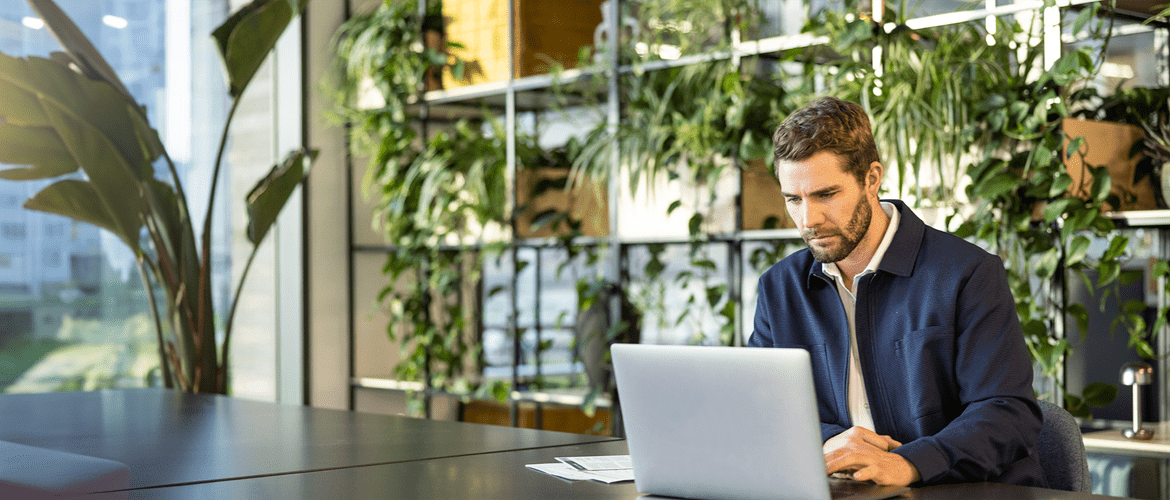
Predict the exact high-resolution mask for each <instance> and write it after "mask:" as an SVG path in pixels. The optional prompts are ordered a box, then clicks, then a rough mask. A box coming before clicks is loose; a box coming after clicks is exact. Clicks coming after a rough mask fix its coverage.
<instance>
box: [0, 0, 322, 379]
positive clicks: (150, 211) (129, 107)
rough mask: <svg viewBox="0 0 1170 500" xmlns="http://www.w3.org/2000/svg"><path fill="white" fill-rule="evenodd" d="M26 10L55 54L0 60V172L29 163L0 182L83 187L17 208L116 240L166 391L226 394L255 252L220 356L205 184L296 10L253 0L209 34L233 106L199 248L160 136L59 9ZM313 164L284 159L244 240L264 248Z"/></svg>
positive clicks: (46, 194) (38, 4)
mask: <svg viewBox="0 0 1170 500" xmlns="http://www.w3.org/2000/svg"><path fill="white" fill-rule="evenodd" d="M30 4H32V5H33V7H34V8H35V9H36V10H37V12H38V13H39V14H40V16H41V18H42V19H43V20H44V22H45V26H46V27H47V28H48V29H49V30H50V31H51V32H52V33H53V35H54V36H55V37H56V38H57V39H58V40H59V41H60V42H61V43H62V45H63V48H64V49H65V53H58V54H54V55H53V56H52V57H51V58H49V59H44V58H38V57H28V58H13V57H9V56H7V55H2V54H0V89H2V90H3V91H4V93H5V98H4V99H3V100H0V139H3V140H0V162H5V163H14V164H18V165H27V166H25V167H17V168H12V169H8V170H4V171H2V172H0V178H5V179H10V180H20V181H27V180H40V179H53V178H57V177H60V176H63V175H68V174H73V173H74V172H77V171H78V170H80V171H81V172H83V173H84V174H85V175H84V178H83V179H77V178H71V179H63V180H57V181H55V182H54V183H52V184H50V185H49V186H48V187H46V188H44V189H42V190H41V191H40V192H38V193H37V194H35V195H33V197H32V198H30V199H29V200H28V201H27V202H25V207H26V208H29V209H32V210H39V211H43V212H48V213H54V214H58V215H62V216H65V217H70V218H72V219H75V220H78V221H81V222H87V223H90V224H94V225H96V226H98V227H101V228H103V229H106V230H107V231H110V232H111V233H113V234H114V235H115V236H117V237H118V238H119V239H121V240H122V241H123V242H125V243H126V245H127V246H129V247H130V249H131V250H132V251H133V252H134V254H135V256H136V257H137V260H138V265H139V271H140V274H141V276H142V279H143V286H144V287H145V289H146V290H147V297H148V298H149V299H150V304H151V310H152V313H153V314H154V318H155V327H156V331H157V333H158V344H159V354H160V358H161V359H160V362H161V364H162V372H163V378H164V381H165V383H166V385H167V386H168V387H173V386H175V385H178V386H179V387H180V388H182V389H183V390H188V391H195V392H217V393H226V391H227V383H228V376H227V366H228V358H229V352H230V350H229V347H230V340H231V330H232V328H231V324H232V317H233V316H234V313H235V309H236V305H237V304H238V297H239V288H238V287H239V286H242V285H243V281H244V278H246V277H247V274H248V269H249V268H250V266H251V262H252V259H253V258H254V257H255V255H256V252H255V250H256V248H255V247H253V251H252V254H251V255H250V256H249V258H248V264H246V265H245V268H244V271H243V273H242V276H241V278H240V282H239V284H238V287H237V292H236V295H235V296H234V297H233V300H232V305H231V311H230V312H229V313H228V316H227V318H228V319H227V322H226V324H225V325H224V337H223V339H224V340H223V343H222V346H218V345H217V342H216V312H215V310H214V308H213V307H212V303H213V302H212V299H211V278H210V276H211V258H210V257H211V256H210V251H211V250H210V249H211V230H210V224H211V220H212V219H213V217H212V216H211V213H212V208H213V207H214V193H215V182H216V180H218V179H219V177H220V176H219V169H220V166H221V164H222V160H223V152H224V149H225V147H226V142H227V132H228V127H229V126H230V124H231V116H233V115H234V112H235V109H236V106H238V104H239V95H240V94H242V93H243V91H244V89H245V88H246V87H247V84H248V82H249V81H250V80H251V78H252V75H253V74H254V73H255V71H256V68H258V67H259V66H260V64H261V63H262V62H263V60H264V58H265V57H266V56H267V55H268V53H269V52H271V51H272V49H273V47H274V46H275V44H276V40H277V39H278V38H279V37H280V34H281V33H283V32H284V30H285V28H286V27H287V26H288V24H289V23H290V22H291V20H292V17H293V16H295V15H296V14H297V13H298V12H299V9H300V8H301V4H300V3H299V2H290V1H288V0H256V1H255V2H253V3H251V4H249V5H246V6H245V7H244V8H242V9H241V10H240V11H239V12H237V13H236V14H234V15H233V16H232V17H231V18H229V19H228V21H227V22H225V23H224V25H222V26H221V27H220V28H219V29H217V30H216V32H215V37H216V38H217V39H218V40H220V41H221V43H220V45H219V48H220V49H221V52H220V56H221V58H222V60H223V63H224V68H225V70H226V71H227V73H228V75H229V81H230V82H231V86H232V92H231V95H232V97H233V101H232V111H231V112H230V113H229V118H228V122H227V124H225V125H224V133H223V137H222V139H221V142H220V148H219V156H218V157H217V160H216V161H217V162H216V166H215V172H214V173H213V175H212V177H211V189H210V192H211V193H212V194H211V195H210V196H209V199H208V202H207V203H208V208H207V211H206V213H207V216H206V223H205V227H204V230H203V233H202V234H203V238H202V245H201V249H199V248H197V240H196V238H195V232H194V228H193V227H192V223H191V220H190V210H189V207H188V202H187V198H186V195H185V193H184V192H183V186H182V182H181V180H180V178H179V176H178V173H177V172H176V170H175V166H174V164H173V162H171V159H170V157H169V156H167V154H166V150H165V149H164V148H163V145H162V143H161V141H160V140H159V138H158V133H157V132H156V131H155V130H154V129H153V128H151V126H150V124H149V123H148V122H147V120H146V113H145V109H144V108H143V107H142V106H140V105H139V104H137V103H136V102H134V99H133V97H131V96H130V94H129V93H128V92H127V91H126V89H125V86H124V85H123V84H122V82H121V81H120V80H119V79H118V76H117V75H116V74H115V73H114V72H113V70H111V69H110V66H109V64H108V63H106V61H105V59H103V58H102V56H101V54H99V53H98V52H97V50H96V49H94V47H93V44H92V43H90V42H89V40H88V39H86V38H85V35H83V34H82V33H81V31H80V30H79V29H78V28H77V26H76V25H75V24H74V23H73V22H72V21H71V20H70V19H69V18H68V16H66V15H65V14H64V12H62V11H61V10H60V8H58V7H57V6H56V5H55V4H54V3H53V2H52V1H51V0H30ZM245 32H246V33H245ZM312 157H313V153H312V152H309V151H305V150H299V151H294V152H292V153H291V154H290V155H289V156H288V157H287V158H286V160H285V161H284V162H283V163H282V164H280V165H278V166H277V168H274V169H273V170H272V172H270V173H269V174H268V175H267V176H266V177H265V178H263V179H261V180H260V181H259V182H258V183H257V185H256V187H255V188H253V190H252V191H251V192H250V193H249V199H248V211H249V218H250V220H249V227H250V229H249V238H250V241H252V242H253V243H254V244H256V245H258V244H259V242H260V240H261V239H263V237H264V235H265V234H266V233H267V231H268V228H269V227H270V226H271V225H272V223H273V222H274V221H275V218H276V215H277V214H278V213H279V212H280V210H281V208H283V206H284V204H285V202H286V201H287V200H288V198H289V196H290V195H291V193H292V191H293V189H295V188H296V186H297V185H298V184H299V183H300V181H301V180H302V179H303V178H304V175H305V171H306V170H307V167H308V165H309V163H311V161H312ZM160 158H162V159H163V160H164V161H165V163H166V165H167V166H168V167H169V170H170V176H171V182H170V183H169V184H168V183H166V182H163V181H161V180H158V179H156V177H155V172H154V164H155V162H156V160H159V159H160ZM143 233H145V235H146V236H147V240H146V241H145V242H143V241H142V240H141V235H142V234H143ZM154 283H157V284H160V285H161V286H162V289H163V292H164V293H163V295H164V297H165V313H166V315H165V317H166V322H165V323H166V325H165V326H164V321H163V314H162V312H161V311H160V309H159V306H158V304H157V303H156V302H155V301H154V297H155V296H154V294H153V293H151V291H152V290H153V289H154Z"/></svg>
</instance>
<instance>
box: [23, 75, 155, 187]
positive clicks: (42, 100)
mask: <svg viewBox="0 0 1170 500" xmlns="http://www.w3.org/2000/svg"><path fill="white" fill-rule="evenodd" d="M0 80H4V81H5V82H6V83H7V84H9V86H10V87H15V88H17V89H19V92H17V93H16V95H18V96H19V95H20V94H21V93H25V94H29V95H35V96H36V99H37V101H38V102H37V105H38V106H39V107H40V108H41V111H40V113H39V115H37V116H34V114H33V113H32V112H31V110H27V109H15V111H16V112H17V113H18V114H21V117H22V119H23V120H25V121H26V122H27V123H29V124H30V125H37V126H48V127H53V128H55V129H56V130H57V134H58V135H59V136H60V137H61V139H62V141H63V142H64V144H65V145H66V146H67V147H69V146H70V142H69V141H68V139H69V137H70V136H71V135H72V136H76V132H77V131H75V130H73V128H76V127H77V126H75V125H68V122H65V123H63V122H61V121H60V120H59V119H58V120H54V119H53V118H52V116H57V115H60V114H65V115H67V116H68V117H70V118H71V121H76V122H79V123H84V124H86V125H87V126H88V128H91V129H93V130H94V131H96V132H98V133H100V134H101V135H103V136H105V140H106V141H108V142H109V143H110V144H111V145H112V146H113V147H114V150H115V151H116V152H117V154H118V156H120V157H121V160H122V162H124V163H125V164H126V165H127V166H128V167H129V168H130V169H131V170H132V172H133V173H134V176H135V177H136V178H138V179H139V180H145V179H148V178H151V177H153V176H154V168H153V166H152V165H151V162H153V161H154V160H155V159H156V158H158V154H160V153H161V151H162V145H161V144H159V143H158V142H157V135H155V136H154V139H155V140H154V142H153V143H149V144H144V143H143V142H142V139H149V138H150V136H148V135H146V134H143V133H142V132H141V131H140V130H139V123H145V121H144V119H143V118H142V117H141V116H137V117H135V116H134V115H137V114H139V113H140V111H141V110H140V109H139V108H137V107H136V105H134V104H133V103H131V102H127V101H126V100H125V99H124V98H123V96H121V95H119V94H118V92H117V91H116V90H114V88H113V87H111V86H110V85H109V84H107V83H105V82H103V81H98V80H91V79H89V78H87V77H85V76H84V75H81V74H78V73H77V72H75V71H73V70H71V69H69V68H68V67H67V66H64V65H62V63H60V62H58V61H55V60H50V59H45V58H40V57H29V58H27V59H18V58H13V57H9V56H6V55H4V54H0ZM6 97H7V96H6ZM17 101H19V103H18V104H15V105H13V104H10V103H9V102H8V101H7V98H6V99H0V115H3V114H4V113H7V112H9V111H14V109H13V106H18V107H19V106H26V105H27V102H26V100H25V98H23V97H17ZM50 111H52V114H50ZM136 118H137V120H136ZM63 124H65V125H68V126H70V127H71V128H70V129H66V130H62V129H61V128H60V127H61V126H62V125H63ZM0 147H2V146H0ZM74 153H76V151H74ZM147 153H149V155H150V156H147ZM82 158H85V159H86V160H88V159H89V158H90V157H82ZM79 163H81V164H82V166H83V167H84V166H85V162H79ZM87 173H88V171H87Z"/></svg>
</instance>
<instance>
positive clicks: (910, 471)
mask: <svg viewBox="0 0 1170 500" xmlns="http://www.w3.org/2000/svg"><path fill="white" fill-rule="evenodd" d="M899 446H902V443H899V442H898V441H896V440H894V439H893V438H891V437H889V436H880V435H878V434H877V433H875V432H873V431H871V430H869V429H866V428H863V427H853V428H851V429H849V430H847V431H845V432H842V433H840V434H838V435H836V436H833V437H831V438H829V440H828V441H825V444H824V446H823V447H822V450H823V451H824V453H825V469H826V472H828V473H829V474H832V473H834V472H852V473H853V479H856V480H858V481H873V482H875V483H877V484H892V485H897V486H906V485H908V484H910V483H913V482H915V481H918V480H919V479H921V476H919V474H918V469H916V468H914V466H913V465H911V464H910V462H908V461H907V460H906V459H905V458H903V457H902V456H901V455H898V454H896V453H890V450H892V449H894V448H897V447H899Z"/></svg>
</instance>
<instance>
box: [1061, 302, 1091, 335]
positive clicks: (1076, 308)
mask: <svg viewBox="0 0 1170 500" xmlns="http://www.w3.org/2000/svg"><path fill="white" fill-rule="evenodd" d="M1066 311H1067V312H1068V314H1069V315H1070V316H1072V317H1073V319H1074V320H1076V323H1077V330H1078V331H1079V332H1081V335H1082V336H1084V335H1086V334H1088V332H1089V310H1088V309H1086V308H1085V305H1084V304H1069V305H1068V309H1066Z"/></svg>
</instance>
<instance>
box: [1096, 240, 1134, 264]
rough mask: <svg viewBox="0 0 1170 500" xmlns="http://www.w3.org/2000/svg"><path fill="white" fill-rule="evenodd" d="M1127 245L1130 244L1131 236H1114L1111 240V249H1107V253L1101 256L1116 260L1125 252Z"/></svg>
mask: <svg viewBox="0 0 1170 500" xmlns="http://www.w3.org/2000/svg"><path fill="white" fill-rule="evenodd" d="M1127 246H1129V238H1127V237H1125V236H1114V237H1113V239H1112V240H1111V241H1110V242H1109V250H1106V251H1105V254H1104V255H1102V256H1101V258H1102V259H1106V260H1116V259H1118V258H1120V257H1121V255H1122V254H1124V253H1125V248H1126V247H1127Z"/></svg>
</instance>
